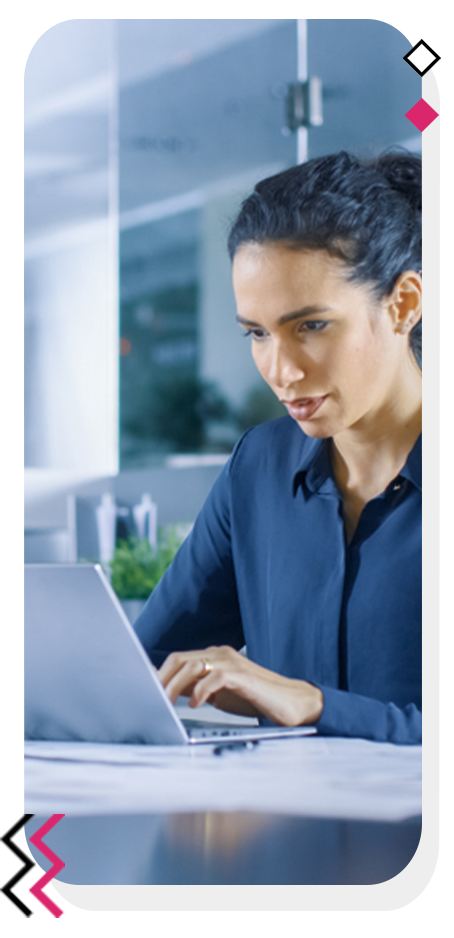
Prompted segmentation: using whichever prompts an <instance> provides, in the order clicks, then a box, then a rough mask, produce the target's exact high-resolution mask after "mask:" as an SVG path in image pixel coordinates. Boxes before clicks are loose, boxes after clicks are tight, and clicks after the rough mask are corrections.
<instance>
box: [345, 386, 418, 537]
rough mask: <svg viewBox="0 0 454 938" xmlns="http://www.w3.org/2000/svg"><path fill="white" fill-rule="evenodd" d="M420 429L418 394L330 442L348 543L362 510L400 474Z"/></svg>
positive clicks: (402, 399) (402, 398) (397, 401)
mask: <svg viewBox="0 0 454 938" xmlns="http://www.w3.org/2000/svg"><path fill="white" fill-rule="evenodd" d="M421 426H422V401H421V394H419V395H418V394H416V395H415V394H413V395H412V396H411V397H407V398H406V399H405V398H404V396H401V397H400V398H399V397H398V398H395V399H394V401H393V404H392V406H390V407H388V408H383V410H382V412H381V413H380V414H377V415H376V416H375V419H373V420H367V421H364V422H362V423H361V424H360V425H358V426H355V427H351V428H349V429H348V430H346V431H344V432H342V433H340V434H338V435H337V436H336V437H334V438H333V439H332V449H331V460H332V465H333V470H334V475H335V478H336V482H337V486H338V488H339V491H340V493H341V495H342V498H343V502H344V517H345V520H346V528H347V533H348V535H349V537H348V539H349V540H350V539H351V537H352V536H353V533H354V530H355V528H356V525H357V523H358V520H359V516H360V514H361V511H362V509H363V507H364V505H365V504H366V502H368V501H370V500H371V499H372V498H376V496H377V495H379V494H380V493H381V492H383V491H384V489H385V488H386V487H387V486H388V485H389V483H390V482H392V480H393V479H395V477H396V476H397V475H398V474H399V472H400V470H401V469H402V467H403V466H404V465H405V463H406V461H407V457H408V454H409V453H410V451H411V450H412V449H413V446H414V445H415V443H416V440H417V439H418V437H419V435H420V433H421Z"/></svg>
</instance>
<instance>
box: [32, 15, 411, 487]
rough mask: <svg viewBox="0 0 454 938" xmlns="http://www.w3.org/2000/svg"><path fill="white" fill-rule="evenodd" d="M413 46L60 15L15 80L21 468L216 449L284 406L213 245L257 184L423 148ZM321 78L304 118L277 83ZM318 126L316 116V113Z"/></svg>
mask: <svg viewBox="0 0 454 938" xmlns="http://www.w3.org/2000/svg"><path fill="white" fill-rule="evenodd" d="M408 47H409V43H408V42H407V40H406V39H405V37H404V36H402V34H401V33H399V32H398V31H397V30H395V29H394V28H393V27H391V26H388V25H387V24H385V23H381V22H379V21H374V20H337V21H332V20H331V21H330V20H309V21H307V22H305V21H299V23H298V21H296V20H118V21H113V20H71V21H68V22H66V23H61V24H59V25H58V26H55V27H53V28H52V29H51V30H49V31H48V32H47V33H45V34H44V35H43V36H42V37H41V39H40V40H39V41H38V43H37V44H36V45H35V47H34V49H33V50H32V52H31V54H30V58H29V62H28V65H27V72H26V111H25V113H26V128H25V129H26V144H25V147H26V156H25V166H26V327H25V328H26V332H25V336H26V340H25V346H26V348H25V354H26V419H25V430H26V443H25V448H26V464H27V466H29V467H40V468H42V469H48V470H55V471H60V470H64V471H69V470H71V471H73V472H79V473H82V474H86V475H90V474H91V475H102V474H109V473H110V474H112V473H115V472H117V471H118V469H119V468H120V469H128V468H135V467H143V466H147V465H153V464H155V463H156V462H163V461H166V460H169V459H172V458H174V457H175V454H180V455H181V454H186V455H192V456H198V458H199V460H200V461H203V459H207V458H208V457H209V456H210V454H219V459H221V457H222V454H226V453H228V452H229V451H230V450H231V448H232V446H233V444H234V442H235V440H236V439H237V438H238V436H239V435H240V433H241V432H242V431H243V430H244V429H245V428H247V427H248V426H251V425H253V424H255V423H257V422H260V421H261V420H264V419H268V418H269V417H272V416H274V415H276V414H278V413H280V412H281V410H280V405H279V403H278V402H277V401H275V399H274V398H273V396H272V394H271V392H269V391H268V389H267V387H266V386H265V385H264V383H263V382H262V381H261V379H260V377H259V376H258V373H256V371H255V368H254V365H253V363H252V360H251V356H250V349H249V343H248V342H247V341H245V340H244V338H243V337H242V336H241V335H240V331H239V329H238V326H237V325H236V323H235V306H234V298H233V293H232V287H231V282H230V264H229V260H228V257H227V251H226V238H227V233H228V229H229V225H230V223H231V221H232V220H233V218H234V216H235V214H236V212H237V210H238V207H239V204H240V202H241V199H242V198H243V197H244V196H245V195H246V194H248V193H249V191H250V190H251V188H252V187H253V185H254V184H255V182H257V180H258V179H260V178H262V177H264V176H266V175H269V174H271V173H274V172H279V171H280V170H282V169H285V168H286V167H289V166H291V165H293V164H295V163H296V162H297V161H298V160H301V159H304V158H306V157H309V158H310V157H312V156H316V155H320V154H322V153H328V152H334V151H336V150H339V149H342V148H343V149H347V150H350V151H353V152H355V153H357V154H358V155H363V156H372V155H375V154H376V153H378V152H380V151H382V150H383V149H385V148H386V147H390V146H395V145H396V144H398V145H404V146H406V147H407V148H409V149H412V150H419V151H420V134H419V133H418V132H416V133H412V131H414V128H413V127H412V125H411V124H410V123H409V122H408V121H407V120H406V118H405V113H406V111H407V110H409V108H410V107H411V106H412V105H413V104H414V103H415V101H417V100H418V98H419V97H420V94H421V80H420V79H419V77H418V76H417V75H416V73H415V72H414V71H413V70H412V69H411V68H409V67H408V66H407V64H406V63H405V62H404V61H403V60H402V56H403V55H404V54H405V53H406V52H407V51H408ZM312 76H316V77H318V78H319V79H320V80H321V98H322V113H321V114H319V115H318V118H317V120H316V121H315V126H312V127H311V128H310V129H309V130H307V129H305V128H303V129H300V130H298V131H296V132H292V131H291V130H290V129H289V128H288V126H287V125H288V110H287V96H288V91H289V88H290V86H292V84H293V83H295V82H297V80H299V81H305V80H306V79H307V78H310V77H312ZM321 120H323V122H321Z"/></svg>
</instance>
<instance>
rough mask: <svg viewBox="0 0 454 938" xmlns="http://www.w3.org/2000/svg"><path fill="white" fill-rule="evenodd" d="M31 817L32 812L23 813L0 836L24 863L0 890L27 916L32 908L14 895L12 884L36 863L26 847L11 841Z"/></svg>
mask: <svg viewBox="0 0 454 938" xmlns="http://www.w3.org/2000/svg"><path fill="white" fill-rule="evenodd" d="M32 817H33V814H23V815H22V817H21V819H20V820H19V821H16V823H15V824H13V826H12V827H10V829H9V830H8V831H7V832H6V834H4V835H3V837H2V840H3V842H4V843H5V844H8V847H9V848H10V850H12V851H13V853H15V854H16V856H17V857H19V859H20V860H21V862H22V863H23V864H24V866H23V868H22V869H21V870H19V872H18V873H16V874H15V876H13V878H12V879H11V880H10V881H9V883H7V884H6V886H4V887H3V890H2V892H4V894H5V896H7V897H8V899H9V900H10V901H11V902H13V903H14V905H15V906H17V908H18V909H19V910H20V911H21V912H22V915H25V916H26V917H27V918H28V916H30V915H31V914H32V910H31V909H30V908H29V907H28V905H25V904H24V903H23V902H21V900H20V899H19V897H18V896H16V895H14V893H13V891H12V889H13V886H15V885H16V883H18V882H19V880H20V879H22V878H23V876H24V875H25V874H26V873H28V872H29V871H30V870H31V869H33V867H34V866H37V864H36V863H35V861H34V860H33V859H31V854H30V851H29V849H28V847H27V846H24V847H22V846H20V847H19V845H18V844H15V843H13V840H12V838H13V837H14V835H15V834H17V832H18V831H19V830H20V829H21V827H22V828H23V827H24V825H25V824H26V823H27V821H29V820H30V818H32Z"/></svg>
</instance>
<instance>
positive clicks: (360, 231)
mask: <svg viewBox="0 0 454 938" xmlns="http://www.w3.org/2000/svg"><path fill="white" fill-rule="evenodd" d="M421 228H422V226H421V160H420V159H419V158H418V157H416V156H413V155H412V154H410V153H407V152H405V151H403V152H390V153H385V154H383V155H382V156H380V157H378V158H377V159H375V160H370V161H362V160H359V159H357V158H356V157H354V156H351V155H350V154H348V153H345V152H341V153H337V154H334V155H332V156H322V157H318V158H317V159H314V160H309V162H307V163H302V164H301V165H299V166H292V168H291V169H287V170H285V172H282V173H278V175H276V176H270V177H269V178H268V179H264V180H262V181H261V182H259V183H258V184H257V185H256V187H255V189H254V191H253V193H252V195H250V196H249V197H248V198H247V199H245V201H244V202H243V204H242V206H241V209H240V212H239V214H238V217H237V219H236V221H235V222H234V224H233V226H232V229H231V231H230V235H229V239H228V249H229V254H230V258H231V260H233V258H234V256H235V254H236V252H237V250H238V248H239V247H240V246H241V245H242V244H245V243H247V242H256V243H259V244H264V243H267V242H274V241H285V242H287V244H288V246H289V247H290V248H311V249H314V250H320V249H324V250H326V251H328V252H329V253H330V254H331V255H333V256H336V257H339V258H340V259H341V260H343V261H344V262H345V263H346V264H347V266H348V267H349V268H350V279H351V280H352V281H357V282H360V283H370V284H371V286H372V287H373V290H374V293H375V295H376V296H377V297H378V298H380V299H381V298H382V297H384V296H388V295H389V294H390V293H391V292H392V290H393V287H394V285H395V283H396V281H397V279H398V277H399V276H400V274H401V273H403V271H404V270H416V271H419V270H420V269H421V250H422V244H421V242H422V232H421ZM421 343H422V323H421V322H419V323H417V324H416V326H415V327H414V328H413V329H412V331H411V333H410V348H411V349H412V351H413V354H414V356H415V358H416V360H417V362H418V364H419V365H421Z"/></svg>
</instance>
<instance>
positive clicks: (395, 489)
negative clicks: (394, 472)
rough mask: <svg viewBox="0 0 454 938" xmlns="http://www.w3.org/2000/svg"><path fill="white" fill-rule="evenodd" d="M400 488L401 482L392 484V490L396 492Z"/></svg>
mask: <svg viewBox="0 0 454 938" xmlns="http://www.w3.org/2000/svg"><path fill="white" fill-rule="evenodd" d="M400 488H402V483H401V482H396V484H395V485H393V492H397V491H398V490H399V489H400Z"/></svg>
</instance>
